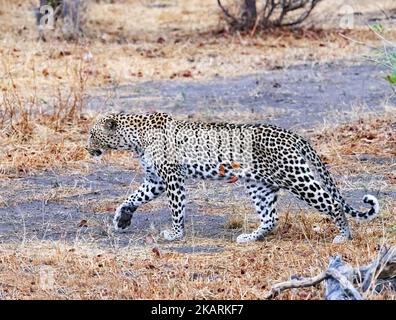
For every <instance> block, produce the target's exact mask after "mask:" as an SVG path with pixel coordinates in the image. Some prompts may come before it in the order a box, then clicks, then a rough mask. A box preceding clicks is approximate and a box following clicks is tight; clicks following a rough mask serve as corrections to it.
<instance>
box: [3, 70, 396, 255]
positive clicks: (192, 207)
mask: <svg viewBox="0 0 396 320" xmlns="http://www.w3.org/2000/svg"><path fill="white" fill-rule="evenodd" d="M102 92H103V93H102ZM102 92H100V91H99V92H98V95H97V96H92V97H90V98H89V99H88V102H87V107H88V110H90V111H91V112H95V113H96V112H99V113H100V112H102V111H108V105H113V107H112V109H113V110H116V111H119V110H123V111H126V112H147V111H165V112H169V113H170V114H172V115H174V116H177V117H180V118H190V119H191V118H192V119H194V118H196V117H197V118H198V117H199V118H201V119H202V118H204V119H205V120H207V121H222V120H223V121H224V120H227V121H230V120H232V119H235V118H238V121H239V122H244V121H246V120H247V119H248V121H251V122H261V123H265V122H269V123H273V124H276V125H280V126H283V127H286V128H290V129H293V130H296V131H298V132H300V133H301V134H303V135H305V136H307V137H309V136H310V135H311V134H312V132H314V131H317V130H318V128H320V127H321V126H323V125H328V124H329V123H331V124H333V125H336V124H341V123H345V122H348V121H351V120H356V119H358V117H359V116H361V114H362V113H368V114H383V113H384V112H386V110H388V109H389V108H391V107H392V106H395V103H396V100H395V96H394V94H393V91H392V88H391V87H390V86H386V85H384V83H383V79H382V78H381V69H380V68H378V67H375V66H372V65H352V66H349V65H342V64H339V63H338V64H336V63H333V64H325V65H320V64H319V65H301V66H298V67H295V68H289V69H287V70H286V71H284V70H274V71H268V72H266V73H263V74H259V75H254V76H245V77H238V78H233V79H224V78H221V79H215V80H210V81H200V82H197V81H195V82H177V81H162V82H147V83H142V84H137V85H130V86H121V87H116V88H114V87H113V88H109V89H108V90H107V92H106V91H102ZM109 93H110V94H111V99H110V100H109V99H108V98H107V97H108V96H109ZM103 95H104V96H105V97H103ZM104 101H106V104H105V103H104ZM105 105H106V108H104V107H103V106H105ZM361 161H362V162H363V163H365V164H367V163H370V162H371V163H374V164H376V163H377V164H378V163H380V164H382V165H389V166H390V167H392V166H394V165H395V159H392V158H381V157H375V156H371V157H367V156H366V157H362V159H361ZM131 167H133V168H131ZM330 167H331V165H330ZM384 174H386V171H385V172H382V173H381V172H379V173H377V174H371V175H368V174H365V173H364V172H362V173H361V174H359V173H358V174H357V176H354V177H353V176H352V177H348V176H344V177H343V181H348V179H349V178H351V179H352V181H353V182H352V181H351V182H350V183H354V184H356V185H357V187H356V188H354V190H353V191H351V190H347V192H346V194H347V196H348V201H350V202H351V203H354V204H356V205H357V206H359V205H360V203H359V202H360V199H361V198H362V196H363V195H364V193H365V192H366V191H367V188H364V185H365V184H367V183H370V185H371V186H373V187H374V189H373V190H368V191H369V192H371V193H374V194H376V195H377V196H378V197H379V198H380V199H381V198H394V197H395V195H396V189H395V188H390V189H389V188H387V189H382V190H380V189H379V188H378V186H379V183H380V182H381V180H383V179H384ZM141 180H142V176H141V171H140V169H139V168H138V166H137V164H136V159H132V158H131V164H130V167H129V168H128V167H126V168H117V167H112V166H111V165H109V164H102V165H98V164H88V168H87V170H86V174H83V173H79V174H62V172H45V173H41V174H39V175H35V176H32V177H27V178H20V179H13V180H12V183H13V185H14V187H13V189H12V191H8V192H7V188H8V185H9V182H10V181H3V182H1V193H2V199H3V202H4V203H5V205H3V208H1V209H0V241H1V242H2V243H6V242H15V243H18V242H20V241H32V240H65V241H67V242H71V243H73V241H76V240H84V241H95V242H97V243H100V245H101V246H113V245H116V246H123V247H125V246H129V245H132V246H139V245H142V244H143V245H144V241H143V240H144V238H145V236H146V235H148V234H150V233H154V234H156V235H158V233H159V231H160V230H163V229H164V227H165V226H166V225H169V223H170V215H169V212H168V209H167V203H166V199H165V197H161V199H160V200H156V201H155V202H154V205H153V204H151V203H150V204H148V205H145V206H142V208H141V209H139V212H138V213H136V214H135V217H134V219H133V226H132V228H131V229H130V230H128V231H127V232H125V233H124V234H117V233H114V232H113V230H112V228H111V219H112V214H113V211H114V209H115V207H116V206H117V204H119V203H120V202H121V201H122V199H123V197H125V196H126V195H127V194H129V193H130V192H131V191H132V190H133V189H134V188H136V187H137V186H138V185H139V182H140V181H141ZM344 193H345V190H344ZM203 197H204V198H207V202H205V203H202V202H201V200H202V198H203ZM285 199H286V200H285V201H283V202H281V203H280V205H279V209H280V212H282V211H286V210H285V209H286V208H287V210H288V211H289V212H290V210H291V212H294V213H296V212H298V210H300V208H301V206H302V207H304V205H303V204H301V203H300V202H299V201H298V200H294V199H293V198H291V197H290V196H288V195H285ZM232 201H235V202H236V203H238V207H237V208H234V209H232V208H230V207H229V206H227V203H228V202H232ZM241 203H244V204H245V205H246V206H247V207H248V208H250V210H251V212H250V213H249V214H248V218H249V221H250V222H252V223H254V222H255V221H256V219H255V216H254V210H253V208H252V206H251V204H250V203H249V200H248V199H247V197H246V194H245V192H244V188H243V186H241V185H239V184H238V185H236V186H230V185H225V184H224V183H223V184H221V183H218V182H205V183H200V182H196V181H195V182H191V183H190V184H189V203H188V215H187V229H188V233H187V236H188V237H199V238H205V237H209V238H219V237H221V238H223V239H224V240H226V241H233V240H234V239H235V236H236V235H238V234H239V233H240V232H241V231H242V230H241V228H239V230H229V229H227V228H226V225H227V220H229V219H230V218H231V217H232V216H233V215H234V216H235V214H238V212H235V210H238V208H239V207H240V206H241ZM230 209H231V210H233V211H234V212H230V213H228V214H227V213H226V212H225V211H227V210H230ZM84 221H86V223H85V222H84ZM79 225H80V227H79ZM329 236H330V235H329ZM197 245H198V244H197ZM164 246H165V248H172V247H173V246H172V245H169V244H166V243H164ZM198 248H199V245H198ZM198 248H197V247H196V246H195V244H194V245H193V246H183V245H182V247H181V248H179V249H178V250H182V251H186V252H196V251H197V250H209V251H210V250H216V248H215V247H203V248H201V249H198Z"/></svg>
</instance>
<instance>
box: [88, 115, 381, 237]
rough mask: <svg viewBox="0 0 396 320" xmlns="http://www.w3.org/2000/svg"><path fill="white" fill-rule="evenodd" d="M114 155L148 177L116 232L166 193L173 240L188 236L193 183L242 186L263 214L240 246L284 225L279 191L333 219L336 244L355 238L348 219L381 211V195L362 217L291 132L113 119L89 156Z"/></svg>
mask: <svg viewBox="0 0 396 320" xmlns="http://www.w3.org/2000/svg"><path fill="white" fill-rule="evenodd" d="M107 149H117V150H131V151H133V152H134V153H135V154H136V155H138V157H139V159H140V161H141V164H142V166H143V169H144V171H145V180H144V182H143V183H142V185H141V186H140V187H139V188H138V189H137V190H136V191H135V192H134V193H133V194H132V195H131V196H130V197H129V198H127V199H126V200H125V201H124V202H123V203H122V204H121V205H120V206H119V207H118V208H117V210H116V213H115V216H114V226H115V228H116V229H125V228H126V227H128V226H129V225H130V224H131V219H132V215H133V213H134V211H136V209H137V208H138V207H140V206H141V205H142V204H144V203H146V202H149V201H151V200H153V199H155V198H156V197H158V196H159V195H161V194H162V193H164V192H166V194H167V197H168V199H169V205H170V209H171V211H172V230H171V231H164V233H163V235H164V237H165V239H167V240H176V239H181V238H182V237H183V236H184V221H185V202H186V191H185V186H184V184H185V180H186V179H187V178H191V177H192V178H203V179H221V180H226V181H228V182H235V181H236V180H242V181H245V183H246V188H247V190H248V193H249V195H250V197H251V199H252V201H253V203H254V205H255V208H256V211H257V213H258V214H259V216H260V225H259V227H258V228H257V229H256V230H255V231H253V232H252V233H248V234H241V235H240V236H238V238H237V241H238V242H249V241H255V240H260V239H262V238H264V237H265V236H266V235H267V234H268V233H269V232H271V231H272V230H273V228H274V227H275V226H276V224H277V222H278V215H277V212H276V208H275V207H276V202H277V198H278V191H279V190H280V189H286V190H288V191H290V192H291V193H293V194H294V195H296V196H297V197H299V198H300V199H301V200H303V201H305V202H306V203H307V204H309V205H310V206H312V207H314V208H316V209H317V210H319V211H320V212H322V213H325V214H327V215H328V216H329V217H330V218H331V219H332V220H333V221H334V223H335V225H336V226H337V228H338V229H339V232H340V234H339V235H337V236H336V237H335V239H334V242H341V241H344V240H346V239H351V238H352V236H351V232H350V229H349V227H348V222H347V219H346V216H345V213H347V214H350V215H351V216H352V217H354V218H357V219H362V220H369V219H372V218H373V217H375V216H376V215H377V214H378V212H379V204H378V201H377V199H376V198H375V197H374V196H371V195H366V196H365V197H364V199H363V201H364V202H365V203H368V204H369V205H371V209H370V210H369V211H367V212H361V211H358V210H356V209H354V208H352V207H351V206H350V205H348V204H347V203H346V202H345V200H344V199H343V198H342V196H341V194H340V192H339V190H338V189H337V187H336V184H335V182H334V180H333V178H332V177H331V176H330V174H329V171H328V170H327V169H326V167H325V166H324V165H323V163H322V161H321V160H320V158H319V156H318V154H317V153H316V152H315V151H314V149H313V148H312V147H311V145H310V144H309V143H308V142H307V141H306V140H305V139H304V138H302V137H300V136H299V135H297V134H295V133H292V132H290V131H288V130H285V129H282V128H279V127H276V126H272V125H262V124H231V123H203V122H187V121H178V120H175V119H173V118H172V117H170V116H169V115H167V114H164V113H155V114H151V115H132V114H110V115H106V116H104V117H102V118H100V119H99V120H98V121H97V122H96V123H95V124H94V125H93V127H92V129H91V132H90V137H89V141H88V147H87V150H88V151H89V153H90V154H91V155H92V156H101V155H102V154H103V152H104V151H105V150H107Z"/></svg>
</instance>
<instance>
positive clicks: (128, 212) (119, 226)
mask: <svg viewBox="0 0 396 320" xmlns="http://www.w3.org/2000/svg"><path fill="white" fill-rule="evenodd" d="M135 210H136V207H134V206H126V205H120V206H119V207H118V208H117V210H116V212H115V215H114V219H113V225H114V229H115V230H117V231H122V230H125V229H126V228H127V227H129V226H130V225H131V220H132V216H133V213H134V212H135Z"/></svg>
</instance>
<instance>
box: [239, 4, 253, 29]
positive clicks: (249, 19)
mask: <svg viewBox="0 0 396 320" xmlns="http://www.w3.org/2000/svg"><path fill="white" fill-rule="evenodd" d="M256 19H257V8H256V0H243V3H242V5H241V22H242V27H243V28H244V29H250V28H252V27H254V25H255V23H256Z"/></svg>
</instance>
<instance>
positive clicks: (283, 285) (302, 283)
mask: <svg viewBox="0 0 396 320" xmlns="http://www.w3.org/2000/svg"><path fill="white" fill-rule="evenodd" d="M326 277H327V273H326V272H322V273H321V274H318V275H317V276H315V277H312V278H305V279H301V280H297V279H293V280H290V281H285V282H280V283H277V284H275V285H274V286H272V288H271V291H270V292H269V293H268V294H267V295H266V296H265V297H264V299H272V298H274V297H275V296H277V295H278V294H279V293H281V292H282V291H284V290H287V289H293V288H305V287H312V286H314V285H317V284H318V283H321V282H322V281H323V280H324V279H326Z"/></svg>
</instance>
